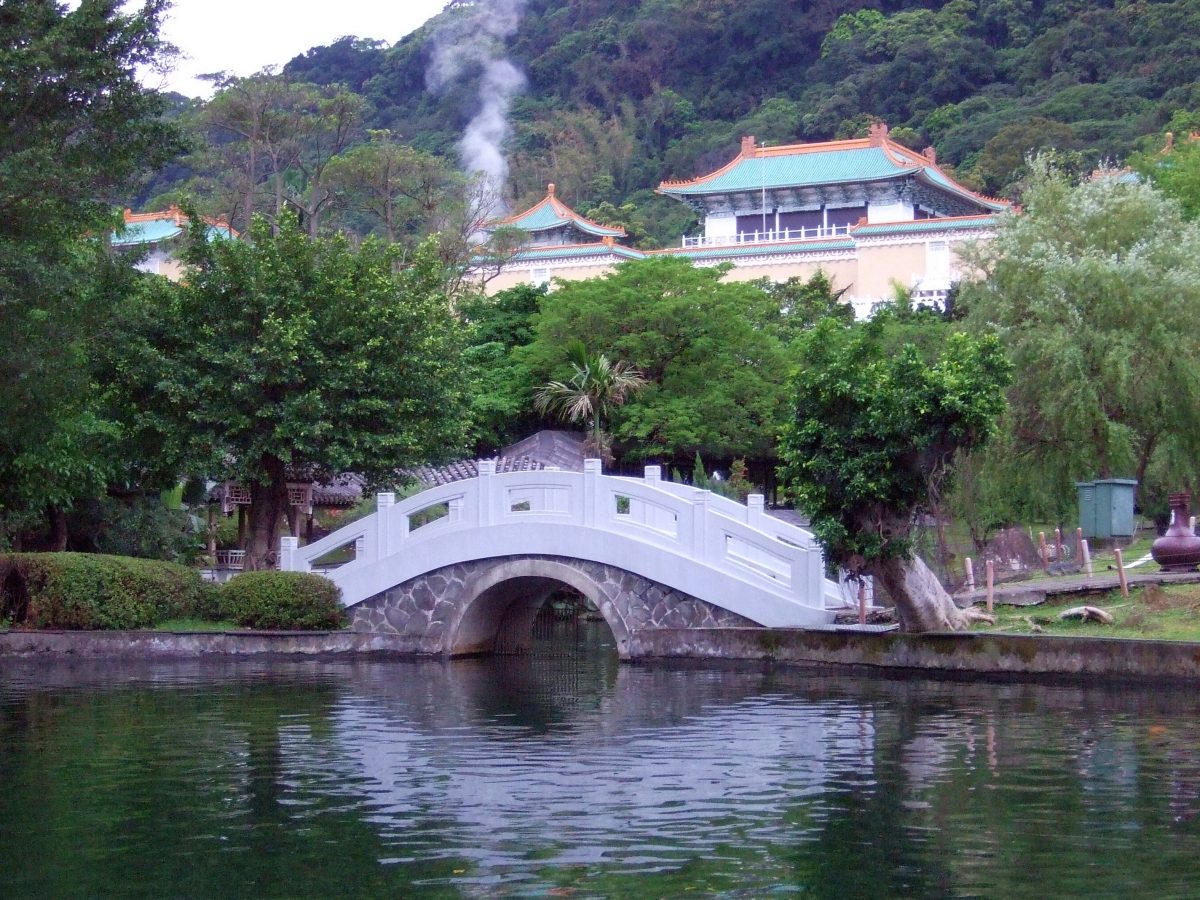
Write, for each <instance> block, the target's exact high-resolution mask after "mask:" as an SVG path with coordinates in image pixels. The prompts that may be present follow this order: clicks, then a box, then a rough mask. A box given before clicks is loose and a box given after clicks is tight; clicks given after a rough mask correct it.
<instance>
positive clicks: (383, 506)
mask: <svg viewBox="0 0 1200 900" xmlns="http://www.w3.org/2000/svg"><path fill="white" fill-rule="evenodd" d="M395 505H396V495H395V494H393V493H392V492H391V491H384V492H383V493H380V494H376V495H375V559H383V558H384V557H385V556H387V555H388V554H389V553H391V552H392V547H391V541H390V540H389V538H390V537H391V527H392V515H391V513H392V507H393V506H395Z"/></svg>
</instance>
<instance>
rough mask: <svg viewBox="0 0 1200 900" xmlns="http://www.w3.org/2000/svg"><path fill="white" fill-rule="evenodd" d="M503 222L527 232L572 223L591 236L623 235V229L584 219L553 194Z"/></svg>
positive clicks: (546, 229) (560, 226)
mask: <svg viewBox="0 0 1200 900" xmlns="http://www.w3.org/2000/svg"><path fill="white" fill-rule="evenodd" d="M504 224H505V225H513V226H515V227H517V228H520V229H521V230H522V231H529V232H538V231H549V230H550V229H552V228H562V227H563V226H564V225H572V226H574V227H575V228H578V229H579V230H580V231H582V232H583V233H584V234H590V235H592V236H593V237H624V236H625V231H624V229H622V228H610V227H608V226H607V225H601V224H599V223H598V222H593V221H591V220H590V219H585V218H584V217H583V216H581V215H579V214H578V213H576V212H575V211H574V210H573V209H571V208H570V207H568V206H565V205H564V204H562V203H560V202H558V200H556V199H555V198H554V197H553V195H549V196H547V197H546V199H545V200H543V201H542V202H541V203H539V204H537V206H534V207H531V208H530V209H527V210H526V211H525V212H523V213H521V214H519V215H516V216H513V217H511V218H509V219H506V220H505V221H504Z"/></svg>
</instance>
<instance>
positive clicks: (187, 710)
mask: <svg viewBox="0 0 1200 900" xmlns="http://www.w3.org/2000/svg"><path fill="white" fill-rule="evenodd" d="M565 671H566V669H565V668H564V665H563V664H562V663H561V661H556V663H555V665H554V666H550V667H542V668H539V667H538V666H537V665H535V664H532V663H530V662H529V661H527V660H524V661H523V660H519V659H517V660H496V661H491V662H479V661H473V662H469V663H466V664H463V665H444V664H441V663H412V664H407V663H404V664H397V663H369V664H357V665H342V664H323V663H312V664H307V665H290V664H285V665H273V666H272V665H265V664H262V663H254V664H239V665H216V666H202V665H183V666H138V667H124V666H118V667H112V666H107V667H91V666H86V665H85V666H78V667H75V668H74V669H73V670H60V669H47V668H46V667H38V666H24V667H22V666H16V667H9V666H6V667H5V668H4V669H3V670H0V675H3V676H4V677H2V678H0V787H2V788H3V789H2V790H0V894H6V895H20V894H41V895H60V894H74V895H79V894H90V895H108V894H120V893H123V892H125V893H142V894H148V895H156V894H157V895H164V894H180V893H182V894H189V895H192V896H218V895H220V896H227V895H238V894H254V895H268V896H269V895H282V896H298V895H308V896H330V895H334V894H338V895H355V894H357V895H361V896H378V895H380V894H381V893H397V892H403V891H405V890H409V889H427V890H430V891H433V892H437V891H445V890H452V891H454V892H461V893H467V894H470V893H491V892H496V891H501V892H502V891H512V892H515V893H519V894H527V893H541V892H545V891H549V890H552V889H559V888H563V889H567V888H570V889H581V890H582V891H584V892H585V893H592V894H618V895H619V894H626V895H629V894H634V893H637V894H643V893H644V894H651V895H660V896H666V895H674V894H676V893H684V892H687V891H694V892H699V893H718V894H719V893H727V894H738V893H758V892H763V891H766V890H775V889H803V890H805V891H806V892H807V893H810V894H813V893H815V894H818V895H822V894H829V893H833V892H834V891H835V890H841V891H843V892H844V893H851V894H861V895H864V896H930V895H935V896H946V895H959V896H1006V897H1008V896H1013V897H1021V896H1034V895H1035V893H1036V894H1037V895H1038V896H1072V895H1076V894H1077V893H1087V894H1088V895H1090V896H1104V895H1107V896H1123V895H1129V894H1131V893H1132V894H1137V893H1143V894H1144V893H1145V892H1146V891H1152V892H1153V893H1154V894H1155V895H1156V896H1158V895H1160V896H1173V895H1174V896H1183V895H1186V893H1187V889H1190V887H1191V885H1192V884H1194V883H1195V882H1196V880H1197V876H1198V875H1200V872H1198V866H1197V863H1196V860H1197V859H1200V852H1198V851H1200V754H1198V753H1197V750H1198V749H1200V726H1198V725H1197V724H1196V723H1197V722H1200V717H1197V715H1196V713H1197V711H1198V710H1197V709H1196V706H1197V704H1196V703H1195V702H1193V701H1192V700H1190V699H1189V698H1188V697H1187V696H1186V695H1185V694H1182V693H1178V692H1177V693H1173V694H1156V693H1154V692H1152V691H1149V692H1148V691H1139V690H1132V689H1117V688H1109V689H1105V688H1098V687H1087V688H1081V687H1077V686H1055V685H1001V686H997V685H981V686H972V685H962V684H945V683H936V682H924V681H911V680H906V681H888V680H880V679H857V678H846V677H840V676H839V677H835V676H830V675H829V674H828V673H819V674H814V673H792V674H785V675H780V674H772V673H765V672H762V671H758V670H754V671H732V670H722V671H700V670H686V669H685V670H672V669H639V668H620V669H618V668H617V667H616V666H615V665H612V664H611V663H610V662H608V661H605V660H594V659H593V660H583V661H581V662H580V663H579V668H578V670H577V671H574V672H573V673H571V675H570V677H569V678H568V677H564V675H563V673H564V672H565ZM1152 726H1153V727H1152ZM1096 846H1101V847H1103V848H1104V849H1103V852H1102V853H1096V852H1094V849H1093V848H1095V847H1096ZM47 859H53V860H54V865H53V866H49V865H46V864H45V863H44V861H45V860H47ZM130 873H137V874H136V876H131V875H130ZM131 877H133V878H136V880H137V885H136V889H135V888H134V885H133V883H132V882H131V880H130V879H131ZM231 885H232V886H233V889H231V888H230V886H231ZM1034 886H1036V891H1035V890H1034Z"/></svg>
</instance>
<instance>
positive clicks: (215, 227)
mask: <svg viewBox="0 0 1200 900" xmlns="http://www.w3.org/2000/svg"><path fill="white" fill-rule="evenodd" d="M204 221H205V222H206V223H207V224H208V237H209V240H215V239H219V238H226V239H227V238H231V237H237V236H238V233H237V232H236V231H235V230H234V229H232V228H230V227H229V225H228V223H226V222H222V221H220V220H217V219H205V220H204ZM187 228H188V218H187V215H185V214H184V212H183V210H181V209H180V208H179V207H178V206H171V207H170V208H169V209H164V210H162V211H160V212H151V213H135V212H133V211H132V210H129V209H127V210H125V227H124V228H122V229H121V230H120V231H116V232H113V235H112V244H113V246H114V247H135V246H144V245H147V244H160V243H162V242H163V241H169V240H171V239H173V238H177V237H179V236H180V235H182V234H183V233H184V232H186V231H187Z"/></svg>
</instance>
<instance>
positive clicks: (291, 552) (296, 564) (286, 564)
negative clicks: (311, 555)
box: [279, 537, 306, 572]
mask: <svg viewBox="0 0 1200 900" xmlns="http://www.w3.org/2000/svg"><path fill="white" fill-rule="evenodd" d="M299 548H300V538H297V537H284V538H280V539H279V571H281V572H303V571H306V569H305V568H303V567H301V565H300V561H299V560H298V559H296V556H297V550H299Z"/></svg>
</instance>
